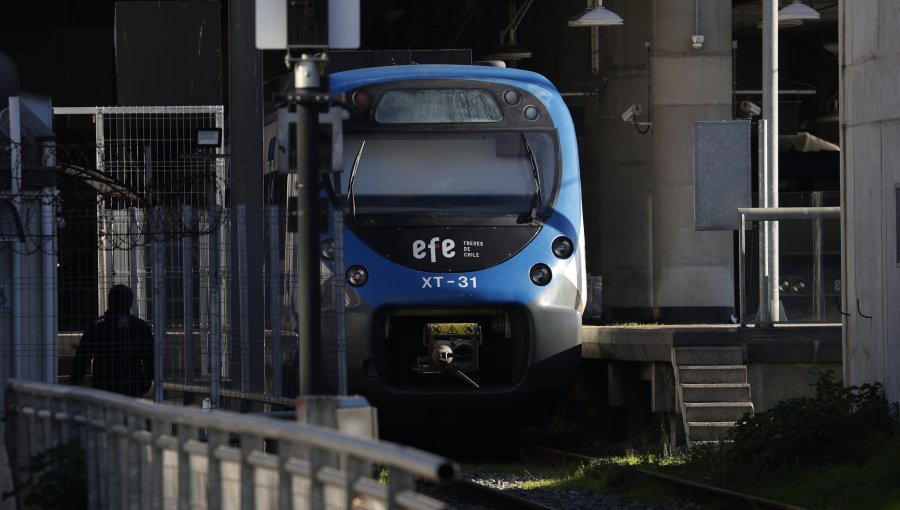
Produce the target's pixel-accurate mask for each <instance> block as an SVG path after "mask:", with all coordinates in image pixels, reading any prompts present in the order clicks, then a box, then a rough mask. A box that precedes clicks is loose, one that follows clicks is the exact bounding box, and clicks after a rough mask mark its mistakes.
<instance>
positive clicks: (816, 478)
mask: <svg viewBox="0 0 900 510" xmlns="http://www.w3.org/2000/svg"><path fill="white" fill-rule="evenodd" d="M867 450H868V452H867V453H868V457H867V458H866V459H865V460H864V461H863V462H862V463H855V462H854V463H842V464H838V465H831V466H825V467H812V468H805V469H800V470H799V471H797V472H796V473H794V474H792V475H790V476H787V477H778V478H776V479H772V480H764V481H760V482H757V483H755V484H752V485H750V486H747V487H744V491H745V492H746V493H748V494H753V495H756V496H760V497H764V498H768V499H774V500H776V501H786V502H789V503H793V504H795V505H799V506H803V507H806V508H816V509H822V510H832V509H834V510H836V509H843V508H847V509H855V508H873V509H875V508H878V509H895V510H900V438H897V437H894V438H889V439H885V440H881V441H875V442H873V443H872V444H871V445H870V447H869V448H868V449H867Z"/></svg>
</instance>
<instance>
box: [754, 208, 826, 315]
mask: <svg viewBox="0 0 900 510" xmlns="http://www.w3.org/2000/svg"><path fill="white" fill-rule="evenodd" d="M737 213H738V216H739V217H740V231H739V233H738V237H739V250H740V256H739V258H738V266H739V267H738V279H739V280H740V281H739V291H738V294H739V296H738V297H739V299H740V304H739V311H738V312H739V315H740V317H739V321H740V325H741V326H745V325H746V324H747V317H746V310H745V303H744V301H745V299H744V295H745V288H744V287H745V279H746V269H745V267H744V266H745V264H744V259H745V258H746V251H747V249H746V237H747V236H746V222H747V221H748V220H749V221H779V220H823V219H840V218H841V208H840V207H738V208H737ZM816 249H817V250H821V247H820V246H819V247H817V248H816ZM820 256H821V254H820V253H817V254H816V257H820ZM761 282H762V280H761ZM760 286H761V287H760V293H762V292H763V290H762V283H760Z"/></svg>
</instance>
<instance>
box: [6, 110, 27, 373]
mask: <svg viewBox="0 0 900 510" xmlns="http://www.w3.org/2000/svg"><path fill="white" fill-rule="evenodd" d="M19 115H20V113H19V97H18V96H10V98H9V141H10V151H9V160H10V161H9V163H10V165H9V166H10V177H11V182H10V185H9V191H10V194H11V195H12V206H13V209H14V210H15V211H16V214H18V215H19V217H21V216H22V215H21V211H20V210H19V206H20V200H19V185H20V184H21V182H22V126H21V124H20V117H19ZM11 244H12V252H11V253H10V258H11V259H12V267H11V269H12V275H11V277H10V279H9V280H10V281H9V285H10V293H11V294H12V296H11V297H10V298H11V301H12V302H11V303H10V315H11V317H10V320H11V322H12V351H13V377H22V376H23V375H24V370H25V367H24V363H25V359H24V356H23V354H24V351H25V349H24V347H23V345H22V343H23V341H24V339H23V338H22V313H23V312H22V255H21V254H20V252H21V250H22V243H21V242H20V241H19V240H16V241H13V242H12V243H11Z"/></svg>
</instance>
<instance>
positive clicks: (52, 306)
mask: <svg viewBox="0 0 900 510" xmlns="http://www.w3.org/2000/svg"><path fill="white" fill-rule="evenodd" d="M44 165H46V166H47V167H49V168H53V167H56V150H55V146H54V145H53V144H50V145H48V146H45V147H44ZM41 195H42V197H43V202H42V204H41V217H42V218H43V221H42V222H41V238H42V242H41V257H42V259H41V260H42V262H43V268H42V271H41V273H42V277H43V280H44V285H43V294H44V295H43V299H42V301H43V304H44V306H43V308H44V309H43V312H42V313H43V318H44V324H43V330H44V331H43V333H44V370H43V372H44V381H45V382H47V383H49V384H54V383H56V382H57V381H56V379H57V371H58V368H57V367H58V361H57V352H56V331H57V329H56V327H57V326H56V322H57V321H56V319H57V309H56V249H55V248H56V236H55V233H56V207H55V204H54V200H55V199H56V191H55V190H54V189H53V188H51V187H46V188H44V189H43V192H42V194H41Z"/></svg>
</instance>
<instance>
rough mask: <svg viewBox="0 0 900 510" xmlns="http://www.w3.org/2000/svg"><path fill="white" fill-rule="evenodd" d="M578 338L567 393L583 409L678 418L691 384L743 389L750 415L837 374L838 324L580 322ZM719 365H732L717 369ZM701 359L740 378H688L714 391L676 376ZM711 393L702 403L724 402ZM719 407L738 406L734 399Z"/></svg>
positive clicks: (806, 393)
mask: <svg viewBox="0 0 900 510" xmlns="http://www.w3.org/2000/svg"><path fill="white" fill-rule="evenodd" d="M582 342H583V343H582V358H583V360H584V367H583V370H582V378H581V381H580V382H579V385H578V387H576V390H575V391H574V392H573V395H572V398H574V399H575V400H580V401H582V402H584V403H585V407H586V408H593V409H606V410H607V411H609V410H611V409H612V410H614V409H615V408H620V409H627V411H625V412H626V414H630V415H631V416H640V415H641V413H646V412H647V411H650V412H653V413H666V414H669V415H673V416H674V415H677V416H681V415H682V414H684V413H685V412H686V411H688V409H686V406H685V404H686V400H687V398H686V396H685V393H684V391H685V389H686V388H688V387H690V388H689V389H690V391H694V390H695V389H699V390H702V391H708V392H711V391H713V390H715V391H719V392H721V391H723V390H727V391H731V392H732V393H733V392H735V391H737V390H740V391H741V392H743V393H744V394H745V396H744V397H741V398H742V399H743V400H744V401H746V404H745V405H747V406H749V404H750V403H752V409H753V411H754V412H757V413H758V412H764V411H766V410H768V409H771V408H772V406H774V405H775V404H776V403H778V402H779V401H780V400H782V399H786V398H797V397H809V396H813V395H815V383H816V380H817V377H818V373H820V372H825V371H831V372H833V374H834V378H835V380H841V379H842V362H843V358H842V336H841V324H815V325H810V324H804V325H793V324H791V325H788V324H779V325H775V326H772V327H753V326H746V327H741V326H738V325H731V324H721V325H706V324H703V325H646V326H589V325H585V326H583V327H582ZM686 355H693V356H695V357H696V356H698V355H699V356H700V357H701V358H702V357H703V356H713V357H715V356H718V357H720V359H722V358H721V356H725V357H727V358H728V359H729V361H727V362H719V361H709V362H708V363H704V362H703V361H696V362H690V363H689V362H685V361H678V360H677V358H679V357H684V356H686ZM695 359H700V358H695ZM711 359H712V358H711ZM724 363H728V364H729V366H728V367H724V366H721V365H723V364H724ZM703 364H708V365H714V366H710V367H704V368H708V369H709V370H705V371H704V372H705V373H704V374H703V376H706V375H710V374H714V373H715V372H716V371H718V373H719V374H723V375H724V374H726V373H730V374H737V373H738V371H739V372H740V374H739V375H740V377H741V380H740V381H737V380H722V381H706V380H699V381H688V382H696V383H707V382H718V383H722V384H719V385H718V388H712V387H711V386H713V385H710V384H703V385H701V384H697V385H694V386H691V385H690V384H684V383H685V382H686V381H684V380H682V381H680V382H679V377H678V374H679V373H682V378H684V377H685V375H684V374H685V373H686V369H691V370H692V372H691V374H692V375H694V374H698V373H699V372H700V371H698V370H695V369H697V368H700V367H696V366H688V365H703ZM738 383H740V384H738ZM708 395H710V396H711V397H712V398H709V399H707V400H713V401H716V402H718V401H722V402H727V401H728V400H729V398H728V397H722V398H720V397H719V396H716V395H713V394H712V393H708ZM736 398H737V397H736ZM570 400H571V399H570ZM703 405H706V406H709V405H711V404H703ZM721 405H722V406H729V405H731V406H737V405H738V403H734V402H732V403H726V404H721ZM688 406H690V404H688ZM729 420H730V418H729ZM688 421H689V420H685V422H686V423H687V422H688ZM633 428H634V427H630V426H629V429H633ZM628 432H629V433H633V432H634V430H629V431H628Z"/></svg>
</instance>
